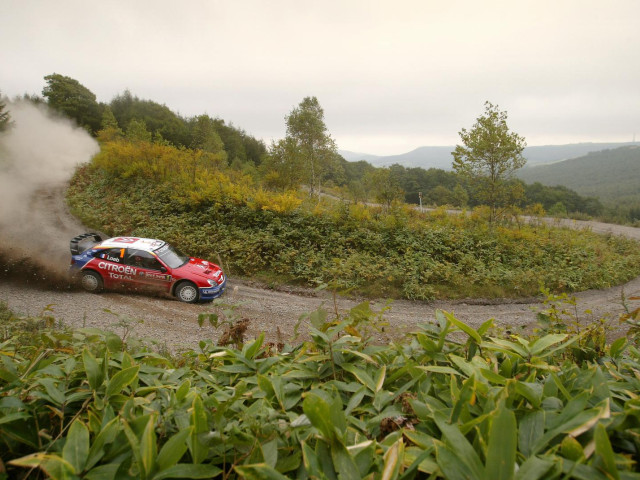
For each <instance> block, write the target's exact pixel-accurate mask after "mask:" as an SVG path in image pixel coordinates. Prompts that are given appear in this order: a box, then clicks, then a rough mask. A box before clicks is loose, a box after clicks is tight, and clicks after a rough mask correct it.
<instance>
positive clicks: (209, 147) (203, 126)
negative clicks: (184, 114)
mask: <svg viewBox="0 0 640 480" xmlns="http://www.w3.org/2000/svg"><path fill="white" fill-rule="evenodd" d="M189 147H190V148H194V149H198V150H203V151H205V152H209V153H221V152H223V151H224V144H223V143H222V139H221V138H220V135H218V132H217V131H216V122H215V120H213V119H212V118H211V117H209V116H208V115H199V116H197V117H195V118H194V119H193V120H192V125H191V144H190V145H189Z"/></svg>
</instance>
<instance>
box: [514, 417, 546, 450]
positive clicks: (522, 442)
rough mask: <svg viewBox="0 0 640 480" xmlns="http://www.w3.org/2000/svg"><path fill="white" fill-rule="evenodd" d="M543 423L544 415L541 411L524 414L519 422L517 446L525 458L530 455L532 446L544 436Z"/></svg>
mask: <svg viewBox="0 0 640 480" xmlns="http://www.w3.org/2000/svg"><path fill="white" fill-rule="evenodd" d="M544 422H545V413H544V411H543V410H534V411H532V412H529V413H526V414H525V415H524V417H522V419H521V420H520V424H519V429H518V446H519V447H520V451H521V452H522V454H523V455H524V456H525V457H529V456H530V455H532V453H533V447H534V445H535V444H536V443H537V442H538V441H539V440H540V439H541V438H542V436H543V435H544Z"/></svg>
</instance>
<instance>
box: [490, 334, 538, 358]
mask: <svg viewBox="0 0 640 480" xmlns="http://www.w3.org/2000/svg"><path fill="white" fill-rule="evenodd" d="M480 346H481V347H482V348H488V349H489V350H497V351H499V352H504V353H508V354H511V355H513V354H515V355H517V356H518V357H520V358H521V359H526V358H527V357H528V356H529V352H528V351H527V350H526V349H525V348H523V347H522V345H518V344H517V343H515V342H510V341H509V340H504V339H502V338H494V337H491V341H490V342H482V344H480Z"/></svg>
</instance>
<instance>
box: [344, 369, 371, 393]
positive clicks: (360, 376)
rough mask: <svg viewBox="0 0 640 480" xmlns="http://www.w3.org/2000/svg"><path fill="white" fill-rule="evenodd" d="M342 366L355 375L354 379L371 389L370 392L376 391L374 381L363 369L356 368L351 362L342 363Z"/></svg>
mask: <svg viewBox="0 0 640 480" xmlns="http://www.w3.org/2000/svg"><path fill="white" fill-rule="evenodd" d="M342 368H343V369H344V370H345V371H347V372H349V373H350V374H352V375H353V376H354V377H356V379H357V380H358V381H359V382H360V383H362V384H363V385H366V386H367V388H369V390H371V391H372V392H375V391H376V383H375V382H374V381H373V379H372V378H371V376H370V375H369V374H368V373H367V372H366V371H365V370H364V369H362V368H358V367H356V366H355V365H353V364H351V363H345V364H344V365H342Z"/></svg>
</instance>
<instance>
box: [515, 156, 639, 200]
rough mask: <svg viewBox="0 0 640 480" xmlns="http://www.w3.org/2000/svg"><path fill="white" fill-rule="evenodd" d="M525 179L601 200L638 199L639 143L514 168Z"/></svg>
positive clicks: (528, 181)
mask: <svg viewBox="0 0 640 480" xmlns="http://www.w3.org/2000/svg"><path fill="white" fill-rule="evenodd" d="M517 175H518V177H519V178H521V179H522V180H524V181H525V182H527V183H534V182H540V183H542V184H543V185H548V186H556V185H563V186H565V187H568V188H570V189H572V190H575V191H576V192H578V193H579V194H581V195H586V196H594V197H599V198H600V200H602V201H603V202H609V203H614V202H615V203H618V204H623V203H625V202H637V201H639V200H640V145H638V144H636V145H628V146H624V147H619V148H614V149H608V150H602V151H599V152H593V153H589V154H588V155H584V156H582V157H578V158H573V159H570V160H565V161H563V162H558V163H554V164H551V165H537V166H527V167H525V168H523V169H522V170H519V171H518V172H517Z"/></svg>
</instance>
